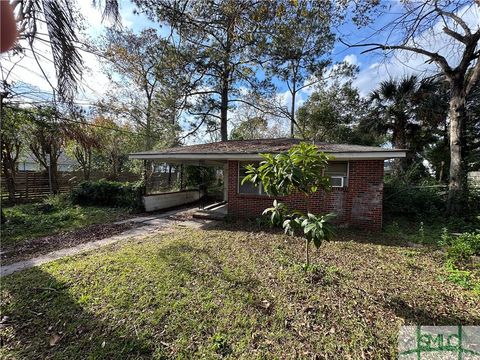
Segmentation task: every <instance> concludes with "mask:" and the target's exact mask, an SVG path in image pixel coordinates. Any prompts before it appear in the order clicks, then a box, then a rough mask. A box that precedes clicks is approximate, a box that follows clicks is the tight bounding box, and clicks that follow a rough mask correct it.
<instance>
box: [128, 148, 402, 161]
mask: <svg viewBox="0 0 480 360" xmlns="http://www.w3.org/2000/svg"><path fill="white" fill-rule="evenodd" d="M326 153H327V154H329V155H332V156H334V157H335V160H386V159H394V158H404V157H406V156H407V154H406V151H403V150H398V151H396V150H387V151H350V152H326ZM129 158H130V159H139V160H165V161H167V162H168V161H172V160H175V161H181V160H240V161H257V160H262V157H261V155H260V154H259V153H245V154H239V153H228V154H227V153H223V154H221V153H218V154H201V153H176V154H166V153H157V154H155V153H153V154H152V153H149V154H147V153H143V154H142V153H134V154H130V155H129Z"/></svg>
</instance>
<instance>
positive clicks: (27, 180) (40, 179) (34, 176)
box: [0, 171, 140, 201]
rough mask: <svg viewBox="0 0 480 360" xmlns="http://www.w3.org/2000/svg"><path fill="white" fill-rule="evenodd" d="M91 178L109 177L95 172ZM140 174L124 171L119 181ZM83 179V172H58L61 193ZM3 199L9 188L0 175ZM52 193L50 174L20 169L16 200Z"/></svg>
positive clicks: (36, 197)
mask: <svg viewBox="0 0 480 360" xmlns="http://www.w3.org/2000/svg"><path fill="white" fill-rule="evenodd" d="M90 178H91V180H99V179H103V178H107V176H106V174H105V173H102V172H93V173H92V174H91V177H90ZM139 179H140V176H139V175H136V174H132V173H122V174H121V175H120V176H119V177H118V181H121V182H126V181H137V180H139ZM81 181H83V175H82V173H81V172H58V185H59V191H60V193H68V192H70V191H71V190H72V189H74V188H75V187H76V186H78V184H79V183H80V182H81ZM0 192H1V199H2V201H3V200H8V190H7V184H6V182H5V178H4V177H3V176H2V177H0ZM48 195H51V191H50V184H49V181H48V174H47V173H44V172H36V171H19V172H17V174H16V176H15V200H17V201H30V200H36V199H41V198H44V197H46V196H48Z"/></svg>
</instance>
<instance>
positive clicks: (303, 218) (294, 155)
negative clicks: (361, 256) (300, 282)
mask: <svg viewBox="0 0 480 360" xmlns="http://www.w3.org/2000/svg"><path fill="white" fill-rule="evenodd" d="M262 157H263V159H264V160H263V161H262V162H260V164H259V166H258V167H255V166H253V165H248V166H247V168H246V173H247V176H246V177H245V178H244V179H243V181H242V184H243V183H245V182H247V181H251V182H253V183H254V184H255V186H258V185H259V184H260V183H261V184H262V186H263V189H264V191H265V192H266V193H267V194H268V195H270V196H286V195H291V194H294V193H302V194H303V195H304V196H305V203H306V210H307V212H306V214H304V213H302V212H300V211H293V212H289V211H288V210H287V208H286V206H285V205H284V204H282V203H279V202H277V201H276V200H275V201H274V203H273V207H272V208H268V209H266V210H265V211H264V214H268V215H270V221H271V222H272V224H273V225H279V224H281V225H282V227H283V228H284V230H285V233H288V234H290V235H294V234H296V233H298V232H300V231H302V232H303V236H304V237H305V260H306V266H307V268H308V266H309V265H310V255H309V247H310V242H312V241H313V243H314V245H315V247H317V248H318V247H320V245H321V244H322V241H323V240H328V239H329V238H331V236H332V235H333V229H332V226H331V225H330V224H329V221H330V220H331V219H332V218H333V217H334V214H327V215H315V214H312V213H311V212H310V210H311V197H312V195H313V194H314V193H315V192H317V190H319V189H323V190H325V191H328V190H329V189H330V179H329V177H327V176H325V175H324V172H323V170H324V169H325V167H326V166H327V162H328V160H331V159H332V157H330V156H328V155H326V154H325V153H323V152H321V151H319V150H318V148H317V147H316V146H315V145H312V144H307V143H300V144H298V145H295V146H292V147H291V148H290V150H288V151H287V152H285V153H280V154H276V155H273V154H262Z"/></svg>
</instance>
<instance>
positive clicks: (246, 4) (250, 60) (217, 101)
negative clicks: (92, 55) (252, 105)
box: [134, 0, 265, 141]
mask: <svg viewBox="0 0 480 360" xmlns="http://www.w3.org/2000/svg"><path fill="white" fill-rule="evenodd" d="M134 2H135V3H136V4H137V5H138V7H139V8H140V9H141V10H142V11H145V12H146V13H147V14H148V15H149V16H150V17H151V18H152V19H155V20H158V21H159V22H161V23H167V24H168V26H170V28H171V29H172V30H173V32H174V36H173V37H174V38H178V40H179V44H181V47H182V48H184V49H186V51H183V54H184V55H185V56H186V57H188V59H189V62H190V67H189V69H190V70H191V72H192V75H191V76H190V89H189V92H188V96H189V98H190V99H191V100H192V101H193V104H192V105H191V106H189V107H188V111H189V112H190V114H191V115H194V116H196V117H198V118H199V123H198V124H197V125H196V126H194V129H198V127H199V126H200V125H202V124H207V125H208V124H209V125H210V128H211V130H212V131H215V130H217V126H216V124H217V123H218V122H219V123H220V124H219V125H220V138H221V140H222V141H226V140H228V126H227V124H228V111H229V109H230V108H231V107H232V106H234V104H236V103H238V102H242V101H244V100H242V99H241V97H240V96H239V95H241V94H240V91H239V87H240V86H242V85H244V86H248V87H250V88H258V83H257V82H256V79H255V72H254V71H253V67H254V66H255V64H256V60H257V58H256V55H255V54H254V53H253V51H252V47H253V46H254V45H255V44H256V43H257V41H259V39H260V36H259V30H260V27H259V23H260V22H261V21H262V16H263V11H264V8H265V6H263V5H262V3H261V2H259V1H255V0H198V1H189V0H159V1H153V0H149V1H143V0H142V1H140V0H134Z"/></svg>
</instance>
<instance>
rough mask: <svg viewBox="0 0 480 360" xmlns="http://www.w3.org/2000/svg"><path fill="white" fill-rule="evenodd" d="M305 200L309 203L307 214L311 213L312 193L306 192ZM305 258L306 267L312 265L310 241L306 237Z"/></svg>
mask: <svg viewBox="0 0 480 360" xmlns="http://www.w3.org/2000/svg"><path fill="white" fill-rule="evenodd" d="M305 202H306V204H307V216H308V214H309V213H310V195H307V194H305ZM305 260H306V268H307V269H308V268H309V267H310V241H309V240H308V239H305Z"/></svg>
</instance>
